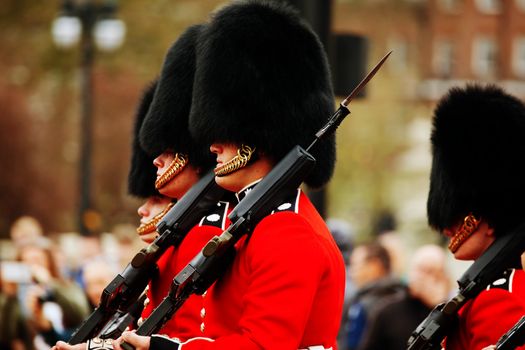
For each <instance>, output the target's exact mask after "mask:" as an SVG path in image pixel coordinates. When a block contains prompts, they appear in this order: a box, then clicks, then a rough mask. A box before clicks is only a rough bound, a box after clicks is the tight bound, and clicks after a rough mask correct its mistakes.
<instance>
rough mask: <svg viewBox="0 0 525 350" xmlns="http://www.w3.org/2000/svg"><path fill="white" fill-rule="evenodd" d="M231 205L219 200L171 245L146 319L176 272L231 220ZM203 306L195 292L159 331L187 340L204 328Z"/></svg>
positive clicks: (151, 287)
mask: <svg viewBox="0 0 525 350" xmlns="http://www.w3.org/2000/svg"><path fill="white" fill-rule="evenodd" d="M230 210H231V208H230V205H229V204H228V203H226V202H219V204H218V206H217V208H216V209H215V210H214V211H213V212H210V213H209V214H208V215H206V216H205V217H204V218H203V219H202V220H201V222H200V223H199V224H198V225H197V226H195V227H193V228H192V229H191V230H190V232H188V234H187V235H186V237H185V238H184V240H183V241H182V242H181V244H180V245H179V247H178V248H177V249H175V248H174V247H170V248H169V249H168V250H166V252H165V253H164V254H163V255H162V256H161V258H160V259H159V260H158V261H157V267H158V273H157V274H156V275H155V276H154V277H153V278H152V279H151V281H150V283H149V285H148V292H147V297H148V299H149V300H148V301H147V302H145V307H144V310H143V312H142V315H141V318H142V319H146V318H147V317H148V316H149V315H150V314H151V312H152V311H153V310H154V309H155V308H156V307H157V306H158V305H159V304H160V303H161V302H162V300H163V299H164V297H165V296H166V295H167V294H168V292H169V290H170V286H171V282H172V281H173V278H174V277H175V275H176V274H177V273H178V272H179V271H180V270H181V269H182V268H183V267H185V266H186V264H188V262H190V260H191V259H192V258H193V257H194V256H195V255H197V253H198V252H200V250H201V249H202V247H204V245H205V244H206V243H207V242H208V241H209V240H210V239H211V238H212V237H213V236H216V235H220V234H221V233H222V231H223V230H224V229H225V227H226V226H227V224H228V223H229V221H227V214H228V213H229V212H230ZM202 308H203V297H202V296H200V295H192V296H190V297H189V298H188V300H186V301H185V302H184V304H183V305H182V307H181V308H180V309H179V310H178V311H177V312H176V313H175V315H174V316H173V317H172V318H171V319H170V320H169V321H168V322H167V323H166V324H165V325H164V326H163V327H162V328H161V329H160V330H159V334H164V335H167V336H169V337H177V338H178V339H180V340H185V339H187V338H188V337H192V336H194V335H195V334H197V332H200V331H199V329H200V324H201V320H200V311H201V309H202Z"/></svg>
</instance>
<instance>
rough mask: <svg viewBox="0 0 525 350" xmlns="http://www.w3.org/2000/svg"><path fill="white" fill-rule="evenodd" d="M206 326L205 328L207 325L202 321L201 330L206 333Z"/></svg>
mask: <svg viewBox="0 0 525 350" xmlns="http://www.w3.org/2000/svg"><path fill="white" fill-rule="evenodd" d="M204 328H205V326H204V322H202V323H201V332H202V333H204Z"/></svg>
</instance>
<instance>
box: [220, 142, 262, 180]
mask: <svg viewBox="0 0 525 350" xmlns="http://www.w3.org/2000/svg"><path fill="white" fill-rule="evenodd" d="M253 152H255V147H254V148H251V147H250V146H246V145H241V147H240V148H239V149H238V150H237V155H236V156H235V157H233V158H232V159H230V160H229V161H227V162H226V163H224V164H222V165H220V166H218V167H216V168H215V170H214V172H215V176H219V177H220V176H225V175H228V174H231V173H233V172H235V171H237V170H239V169H240V168H244V167H245V166H246V164H248V161H249V160H250V159H251V157H252V155H253Z"/></svg>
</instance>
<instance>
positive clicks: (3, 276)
mask: <svg viewBox="0 0 525 350" xmlns="http://www.w3.org/2000/svg"><path fill="white" fill-rule="evenodd" d="M327 224H328V227H329V228H330V231H331V232H332V234H333V236H334V238H335V240H336V242H337V244H338V246H339V248H340V250H341V253H342V255H343V257H344V260H345V262H346V264H347V283H346V290H345V304H344V310H343V314H342V315H341V329H340V332H339V337H338V347H339V349H340V350H357V349H358V350H371V349H387V350H388V349H392V350H393V349H405V348H406V342H407V340H408V337H409V336H410V334H411V332H412V331H413V330H414V329H415V328H416V327H417V325H418V324H419V323H420V322H421V321H422V320H423V319H424V318H425V317H426V316H427V315H428V313H429V312H430V310H432V308H433V307H434V306H435V305H437V304H438V303H440V302H443V301H445V300H446V299H448V297H449V296H450V295H451V292H452V288H453V284H452V283H451V281H452V279H451V277H450V275H449V273H448V272H447V267H446V265H447V259H446V254H445V252H444V250H443V249H442V248H441V247H440V246H438V245H424V246H421V247H419V248H418V249H416V251H415V252H413V253H412V254H411V258H410V259H409V261H408V263H406V262H405V259H407V257H408V253H407V251H406V250H405V248H404V247H403V244H402V242H401V239H400V238H399V236H398V234H397V233H396V232H395V227H394V225H393V224H392V223H389V222H386V224H385V223H383V224H382V225H379V226H378V227H376V228H375V230H376V233H377V234H376V235H374V236H373V237H372V239H371V240H369V241H359V242H358V241H357V239H356V236H355V232H354V229H353V228H352V225H351V224H350V223H349V222H347V221H345V220H340V219H328V220H327ZM66 236H67V235H59V236H56V237H49V235H44V233H43V231H42V228H41V227H40V225H39V223H38V221H37V220H35V219H34V218H32V217H21V218H20V219H18V220H17V221H15V222H14V223H13V225H12V227H11V230H10V238H11V240H10V248H9V254H6V253H5V252H2V260H1V261H0V266H1V269H0V349H6V350H7V349H14V350H28V349H35V350H44V349H46V350H47V349H50V348H51V346H52V345H54V344H55V343H56V342H57V341H58V340H66V341H67V340H68V339H69V337H70V335H71V334H72V332H73V331H74V330H75V329H76V327H78V326H79V325H80V324H81V323H82V321H83V320H84V319H85V318H86V317H87V316H88V315H89V314H90V313H91V312H92V311H93V310H94V308H95V307H96V306H97V305H98V303H99V301H100V296H101V294H102V291H103V290H104V288H105V287H106V286H107V285H108V284H109V283H110V282H111V280H112V279H113V278H114V277H115V276H116V275H117V274H118V273H119V272H121V271H122V270H123V269H124V267H125V266H126V264H127V263H128V262H129V261H130V260H131V258H132V257H133V255H134V254H135V253H136V252H138V250H139V249H140V248H141V247H142V245H143V244H144V242H141V241H140V239H139V238H138V235H137V234H136V231H135V229H134V227H126V228H124V229H123V228H121V229H117V230H115V232H113V233H112V234H111V235H109V237H103V236H90V237H84V236H80V235H72V236H71V235H70V236H69V240H70V242H69V243H68V242H67V240H66V241H65V237H66ZM108 239H109V242H108ZM6 255H7V256H6Z"/></svg>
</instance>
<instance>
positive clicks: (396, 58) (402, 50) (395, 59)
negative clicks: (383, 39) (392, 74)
mask: <svg viewBox="0 0 525 350" xmlns="http://www.w3.org/2000/svg"><path fill="white" fill-rule="evenodd" d="M388 48H389V49H390V50H392V51H393V52H394V54H393V55H392V57H391V58H390V59H391V61H392V62H390V66H391V67H393V69H394V70H395V71H404V70H406V69H407V68H408V42H407V40H406V39H404V38H402V37H399V36H392V37H390V38H388Z"/></svg>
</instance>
